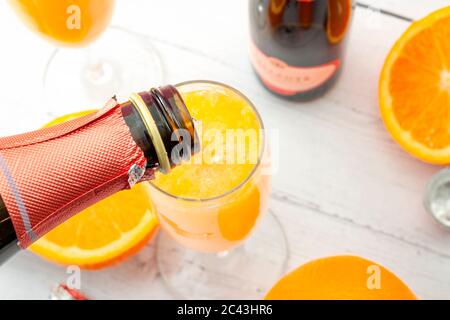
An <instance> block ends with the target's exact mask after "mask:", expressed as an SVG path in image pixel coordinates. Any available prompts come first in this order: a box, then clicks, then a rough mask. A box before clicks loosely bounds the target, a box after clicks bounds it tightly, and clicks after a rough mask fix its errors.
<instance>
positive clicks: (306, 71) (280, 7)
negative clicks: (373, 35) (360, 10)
mask: <svg viewBox="0 0 450 320" xmlns="http://www.w3.org/2000/svg"><path fill="white" fill-rule="evenodd" d="M352 8H353V0H250V9H249V13H250V32H251V44H250V58H251V62H252V65H253V68H254V70H255V72H256V73H257V75H258V77H259V79H260V80H261V82H262V83H263V85H264V86H265V87H266V88H267V89H268V90H270V91H271V92H273V93H275V94H278V95H280V96H283V97H286V98H291V99H295V100H309V99H313V98H316V97H318V96H320V95H322V94H323V93H324V92H326V90H327V89H328V88H330V87H331V85H332V84H333V83H334V82H335V81H336V79H337V77H338V75H339V72H340V70H341V66H342V56H343V51H344V46H345V38H346V37H345V36H346V34H347V32H348V29H349V25H350V21H351V11H352Z"/></svg>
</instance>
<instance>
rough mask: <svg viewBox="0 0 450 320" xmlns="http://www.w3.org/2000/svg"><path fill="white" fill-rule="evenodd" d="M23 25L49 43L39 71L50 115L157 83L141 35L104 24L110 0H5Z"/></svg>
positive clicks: (157, 64) (157, 70)
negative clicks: (50, 49) (49, 52)
mask: <svg viewBox="0 0 450 320" xmlns="http://www.w3.org/2000/svg"><path fill="white" fill-rule="evenodd" d="M8 1H9V3H10V5H11V6H12V8H13V9H14V11H15V12H16V13H17V14H18V16H19V17H20V18H22V20H23V21H24V22H25V23H26V25H27V26H28V27H29V28H30V29H32V30H33V31H35V32H36V33H38V34H40V35H41V36H43V37H44V38H45V39H47V40H49V41H50V42H52V43H54V44H55V45H56V46H57V49H56V50H55V51H54V52H53V54H52V55H51V57H50V59H49V61H48V63H47V66H46V69H45V73H44V94H45V99H46V102H47V105H48V106H47V108H48V110H46V111H47V112H48V114H49V115H50V116H53V117H54V116H59V115H63V114H68V113H73V112H76V111H79V110H80V108H82V109H92V108H98V107H99V106H101V105H103V103H105V99H107V98H108V97H112V96H113V95H116V96H117V97H118V98H119V99H124V100H125V99H126V98H127V95H128V94H129V93H130V92H134V91H142V90H146V89H148V88H149V87H151V86H152V85H156V84H160V83H161V82H162V81H163V79H162V77H163V72H162V65H161V61H160V58H159V55H158V54H157V52H156V50H155V49H154V48H153V47H152V45H151V44H150V43H149V42H148V41H147V40H146V38H145V37H143V36H141V35H139V34H136V33H133V32H130V31H128V30H126V29H124V28H121V27H108V25H109V23H110V21H111V18H112V16H113V12H114V7H115V0H58V1H54V0H35V1H29V0H8Z"/></svg>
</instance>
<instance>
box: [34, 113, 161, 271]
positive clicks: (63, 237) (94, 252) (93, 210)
mask: <svg viewBox="0 0 450 320" xmlns="http://www.w3.org/2000/svg"><path fill="white" fill-rule="evenodd" d="M88 113H89V111H88V112H80V113H77V114H72V115H68V116H64V117H61V118H58V119H56V120H54V121H52V122H50V123H49V124H47V125H46V126H51V125H54V124H57V123H61V122H64V121H67V120H70V119H73V118H76V117H79V116H82V115H85V114H88ZM149 188H150V186H149V185H148V184H147V183H141V184H137V185H135V186H134V187H133V188H132V189H131V190H124V191H121V192H119V193H116V194H114V195H112V196H111V197H109V198H107V199H104V200H102V201H100V202H98V203H96V204H94V205H93V206H91V207H89V208H87V209H85V210H84V211H82V212H80V213H79V214H77V215H75V216H73V217H72V218H70V219H69V220H67V221H66V222H64V223H63V224H61V225H59V226H58V227H56V228H55V229H53V230H52V231H50V232H49V233H47V234H46V235H44V236H43V237H42V238H41V239H39V240H38V241H36V242H35V243H34V244H32V245H31V246H30V250H31V251H32V252H34V253H36V254H38V255H40V256H42V257H44V258H46V259H48V260H50V261H52V262H55V263H58V264H63V265H78V266H80V267H81V268H85V269H99V268H102V267H106V266H110V265H113V264H116V263H117V262H119V261H122V260H123V259H125V258H126V257H129V256H130V255H132V254H133V253H135V252H136V251H138V250H139V249H140V248H141V247H143V246H144V245H145V244H146V243H147V242H148V241H149V239H151V238H152V236H153V235H154V234H155V232H156V230H157V227H158V219H157V217H156V214H155V213H154V212H155V211H154V210H153V206H152V202H151V200H150V191H149Z"/></svg>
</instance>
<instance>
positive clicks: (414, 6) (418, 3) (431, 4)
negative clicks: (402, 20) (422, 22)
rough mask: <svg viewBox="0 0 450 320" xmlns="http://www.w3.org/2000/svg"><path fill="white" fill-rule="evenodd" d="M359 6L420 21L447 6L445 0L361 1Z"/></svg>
mask: <svg viewBox="0 0 450 320" xmlns="http://www.w3.org/2000/svg"><path fill="white" fill-rule="evenodd" d="M358 2H360V3H361V4H367V5H370V6H371V7H372V8H373V9H375V11H376V9H383V10H387V11H389V12H392V13H395V14H399V15H402V16H405V17H408V18H412V19H420V18H422V17H424V16H426V15H428V14H429V13H431V12H433V11H435V10H438V9H440V8H443V7H446V6H448V5H449V4H450V3H449V2H448V1H447V0H427V1H422V0H361V1H358Z"/></svg>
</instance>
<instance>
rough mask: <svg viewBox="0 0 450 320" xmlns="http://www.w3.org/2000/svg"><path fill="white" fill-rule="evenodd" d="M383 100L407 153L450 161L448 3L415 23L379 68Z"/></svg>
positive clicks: (385, 118) (395, 134)
mask: <svg viewBox="0 0 450 320" xmlns="http://www.w3.org/2000/svg"><path fill="white" fill-rule="evenodd" d="M379 104H380V110H381V116H382V118H383V121H384V123H385V125H386V127H387V129H388V131H389V132H390V134H391V135H392V137H393V138H394V140H395V141H396V142H397V143H399V144H400V146H402V147H403V148H404V149H405V150H406V151H407V152H409V153H410V154H412V155H414V156H415V157H417V158H419V159H421V160H423V161H426V162H429V163H434V164H449V163H450V7H445V8H443V9H441V10H438V11H436V12H434V13H432V14H431V15H429V16H427V17H425V18H423V19H422V20H419V21H416V22H414V23H413V24H412V25H411V26H410V27H409V28H408V30H406V32H405V33H404V34H403V35H402V36H401V38H400V39H399V40H398V41H397V43H396V44H395V45H394V47H393V48H392V50H391V52H390V53H389V55H388V57H387V59H386V62H385V64H384V67H383V70H382V72H381V77H380V83H379Z"/></svg>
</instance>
